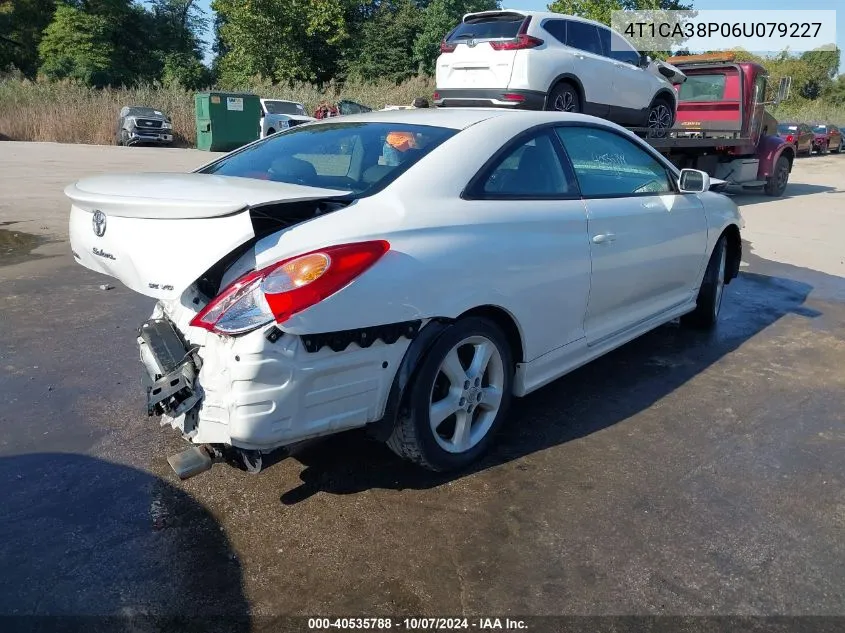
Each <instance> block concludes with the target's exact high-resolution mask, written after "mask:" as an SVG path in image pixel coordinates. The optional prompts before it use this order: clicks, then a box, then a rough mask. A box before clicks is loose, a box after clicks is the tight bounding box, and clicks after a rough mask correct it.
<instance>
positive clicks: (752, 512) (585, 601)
mask: <svg viewBox="0 0 845 633" xmlns="http://www.w3.org/2000/svg"><path fill="white" fill-rule="evenodd" d="M209 159H210V156H209V155H208V154H206V153H201V152H196V151H188V150H168V149H147V148H116V147H111V148H108V147H91V146H63V145H53V144H36V143H33V144H18V143H0V173H2V174H3V178H2V179H0V368H2V371H0V401H1V402H2V408H0V508H2V509H3V510H2V512H0V614H12V613H17V614H33V613H35V614H104V613H110V614H146V613H152V614H186V615H224V614H227V615H243V616H246V617H247V618H251V619H252V621H253V624H254V623H255V622H256V621H257V620H258V619H259V617H260V616H262V615H267V614H307V615H326V614H346V615H366V616H372V615H402V614H408V615H449V614H450V615H456V614H461V613H463V614H467V615H470V614H476V615H487V614H500V615H504V614H513V615H528V614H535V615H536V614H601V615H622V614H678V615H720V614H743V615H754V614H766V615H769V614H787V615H801V614H817V615H837V614H838V615H845V606H844V605H845V539H843V538H842V536H843V533H845V486H843V484H845V459H843V454H845V413H843V412H845V368H843V362H842V359H843V353H845V327H843V326H845V279H843V277H845V250H843V247H842V243H843V238H845V156H842V157H839V156H828V157H812V158H807V159H801V160H799V161H798V162H797V163H796V167H795V169H794V171H793V173H792V176H791V179H790V185H789V187H788V189H787V192H786V195H785V197H783V198H781V199H777V200H772V199H769V198H765V197H762V196H759V197H758V196H742V197H738V198H737V201H738V202H739V203H740V204H741V207H742V211H743V214H744V216H745V219H746V222H747V227H746V230H745V233H744V239H745V244H744V263H743V267H742V272H741V276H740V278H739V279H738V280H736V281H735V282H734V283H732V284H731V285H730V286H729V287H728V292H727V295H726V297H725V306H724V308H723V319H722V322H721V323H720V325H719V327H718V329H717V330H716V331H715V332H714V333H712V334H701V333H694V332H690V331H687V330H684V329H680V328H679V327H677V326H674V325H668V326H665V327H662V328H660V329H659V330H657V331H655V332H653V333H651V334H648V335H646V336H645V337H643V338H641V339H639V340H637V341H635V342H633V343H631V344H629V345H627V346H625V347H624V348H623V349H621V350H618V351H617V352H615V353H613V354H611V355H609V356H607V357H605V358H603V359H600V360H599V361H596V362H595V363H593V364H591V365H589V366H587V367H585V368H583V369H581V370H579V371H577V372H575V373H574V374H572V375H570V376H569V377H567V378H565V379H563V380H560V381H558V382H556V383H554V384H552V385H550V386H549V387H546V388H545V389H543V390H541V391H539V392H537V393H535V394H533V395H531V396H530V397H528V398H526V399H524V400H522V401H517V403H516V404H515V408H514V410H513V413H512V415H511V419H510V421H509V423H508V425H507V427H506V429H505V430H504V432H503V434H502V436H501V438H500V441H499V443H498V446H497V448H496V449H495V450H494V451H493V453H492V454H491V455H490V456H489V457H488V458H487V459H486V460H485V461H484V462H483V463H481V464H480V465H479V466H478V467H477V468H475V469H474V470H473V471H472V472H470V473H464V474H461V475H459V476H452V477H448V476H437V475H432V474H429V473H426V472H423V471H420V470H417V469H416V468H414V467H412V466H409V465H406V464H404V463H402V462H400V461H399V460H398V459H397V458H395V457H394V456H393V455H392V453H390V452H389V451H388V450H387V449H386V448H384V447H382V446H380V445H378V444H374V443H372V442H370V441H369V440H368V439H366V437H364V435H363V434H362V433H359V432H353V433H347V434H344V435H342V436H338V437H335V438H331V439H328V440H325V441H321V442H315V443H313V444H312V445H310V446H308V447H306V448H305V449H303V450H301V451H299V452H298V453H297V454H295V455H294V456H293V457H291V458H288V459H286V460H284V461H280V462H279V463H276V464H274V465H273V466H272V467H270V468H269V469H267V470H265V471H264V472H263V473H261V474H260V475H258V476H253V475H249V474H246V473H243V472H240V471H238V470H235V469H233V468H228V467H225V466H215V467H214V469H213V470H212V471H210V472H208V473H204V474H203V475H200V476H199V477H196V478H194V479H191V480H189V481H187V482H179V481H178V480H177V479H176V477H175V476H174V475H173V474H172V473H171V472H170V469H169V467H168V465H167V462H166V461H165V458H166V456H167V455H168V454H170V453H173V452H176V451H177V450H180V449H181V448H182V446H183V445H182V442H181V440H179V439H178V438H176V437H174V436H173V434H172V432H168V431H165V430H162V429H159V428H158V424H157V422H156V421H155V420H153V419H148V418H147V417H146V415H145V413H144V407H143V393H142V390H141V386H140V370H141V366H140V364H139V362H138V361H137V350H136V346H135V342H134V332H135V328H136V327H137V326H138V324H139V323H140V322H141V321H142V320H143V319H145V318H146V316H147V314H148V312H149V311H150V310H151V308H152V301H151V300H149V299H146V298H144V297H141V296H138V295H135V294H133V293H131V292H130V291H128V290H126V289H125V288H123V287H122V286H120V285H118V287H115V288H113V289H111V290H108V291H104V290H101V289H100V284H103V283H108V282H109V280H108V279H107V278H105V277H101V276H99V275H96V274H94V273H91V272H88V271H86V270H84V269H83V268H81V267H80V266H78V265H76V264H75V263H74V262H73V260H72V258H71V256H70V253H69V248H68V244H67V241H66V240H67V213H68V209H69V205H68V202H67V201H66V199H65V198H64V196H63V194H62V189H63V187H64V186H65V185H67V184H69V183H71V182H72V181H74V180H75V179H77V178H78V177H81V176H83V175H89V174H92V173H98V172H104V171H131V170H143V171H164V170H170V171H178V170H186V169H189V168H192V167H195V166H198V165H199V164H201V163H203V162H206V161H207V160H209ZM156 248H159V249H161V250H162V251H166V250H168V249H177V248H179V244H178V243H169V242H168V241H167V237H166V236H163V237H162V241H161V243H159V244H157V245H156ZM248 626H249V622H246V621H245V622H243V623H242V624H241V629H240V630H248ZM235 628H236V627H230V628H229V629H228V630H234V629H235Z"/></svg>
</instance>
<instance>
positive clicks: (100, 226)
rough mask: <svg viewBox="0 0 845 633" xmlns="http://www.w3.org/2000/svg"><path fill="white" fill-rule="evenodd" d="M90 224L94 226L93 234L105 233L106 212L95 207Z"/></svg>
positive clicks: (100, 234)
mask: <svg viewBox="0 0 845 633" xmlns="http://www.w3.org/2000/svg"><path fill="white" fill-rule="evenodd" d="M91 224H92V226H93V227H94V235H96V236H97V237H103V235H105V234H106V214H105V213H103V212H102V211H100V210H99V209H97V210H96V211H94V217H93V218H91Z"/></svg>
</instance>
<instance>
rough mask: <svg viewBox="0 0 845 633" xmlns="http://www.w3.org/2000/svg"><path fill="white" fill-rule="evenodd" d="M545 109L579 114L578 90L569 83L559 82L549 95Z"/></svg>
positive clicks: (579, 98) (579, 100)
mask: <svg viewBox="0 0 845 633" xmlns="http://www.w3.org/2000/svg"><path fill="white" fill-rule="evenodd" d="M545 109H546V110H556V111H558V112H581V97H580V96H579V95H578V90H577V89H576V88H575V86H573V85H572V84H571V83H567V82H565V81H562V82H560V83H559V84H557V85H556V86H555V87H554V88H552V91H551V92H550V93H549V96H548V98H547V99H546V107H545Z"/></svg>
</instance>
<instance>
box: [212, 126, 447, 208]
mask: <svg viewBox="0 0 845 633" xmlns="http://www.w3.org/2000/svg"><path fill="white" fill-rule="evenodd" d="M455 133H457V130H453V129H449V128H441V127H432V126H425V125H404V124H399V123H321V124H315V125H308V126H302V127H295V128H293V129H291V130H288V131H286V132H282V133H281V134H277V135H275V136H271V137H268V138H266V139H264V140H262V141H258V142H257V143H254V144H252V145H249V146H248V147H246V148H244V149H242V150H240V151H237V152H234V153H232V154H229V155H228V156H225V157H223V158H222V159H220V160H219V161H217V162H216V163H212V164H211V165H209V166H208V167H206V168H204V169H202V170H201V171H200V172H199V173H204V174H218V175H221V176H239V177H242V178H258V179H261V180H273V181H276V182H287V183H293V184H299V185H306V186H309V187H323V188H327V189H338V190H342V191H352V192H354V193H356V194H364V193H365V192H367V191H368V190H370V189H373V190H376V189H380V188H381V187H383V186H385V185H387V183H389V182H390V181H392V180H393V179H395V178H396V177H397V176H399V174H401V173H402V172H404V171H406V170H407V169H408V168H409V167H411V165H413V164H414V163H416V162H417V161H418V160H419V159H420V158H422V157H423V156H425V155H426V154H427V153H428V152H430V151H431V150H432V149H434V148H435V147H437V146H438V145H440V143H442V142H443V141H445V140H446V139H448V138H450V137H451V136H453V135H454V134H455Z"/></svg>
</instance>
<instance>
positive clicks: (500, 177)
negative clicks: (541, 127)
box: [473, 131, 578, 199]
mask: <svg viewBox="0 0 845 633" xmlns="http://www.w3.org/2000/svg"><path fill="white" fill-rule="evenodd" d="M473 189H474V190H475V192H474V195H478V194H479V193H480V194H481V197H484V198H488V199H490V198H492V199H507V198H522V199H526V198H528V199H544V198H567V197H577V196H578V186H577V184H576V183H575V177H574V175H573V174H572V173H571V171H570V170H569V167H568V165H567V166H566V168H564V165H563V164H562V163H561V161H560V157H559V156H558V152H557V149H555V141H554V139H553V137H552V136H551V134H550V133H549V132H548V131H546V132H541V133H540V134H538V135H536V136H533V137H531V138H530V139H528V140H526V141H524V142H521V143H519V142H518V144H516V145H515V146H513V148H512V149H510V151H507V152H506V153H505V154H504V155H503V156H502V157H501V158H499V159H498V160H497V161H496V163H494V164H493V166H492V167H491V168H489V169H488V170H487V171H485V172H484V175H483V176H482V178H481V180H480V182H479V183H478V185H477V186H473ZM478 189H480V191H478Z"/></svg>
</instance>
